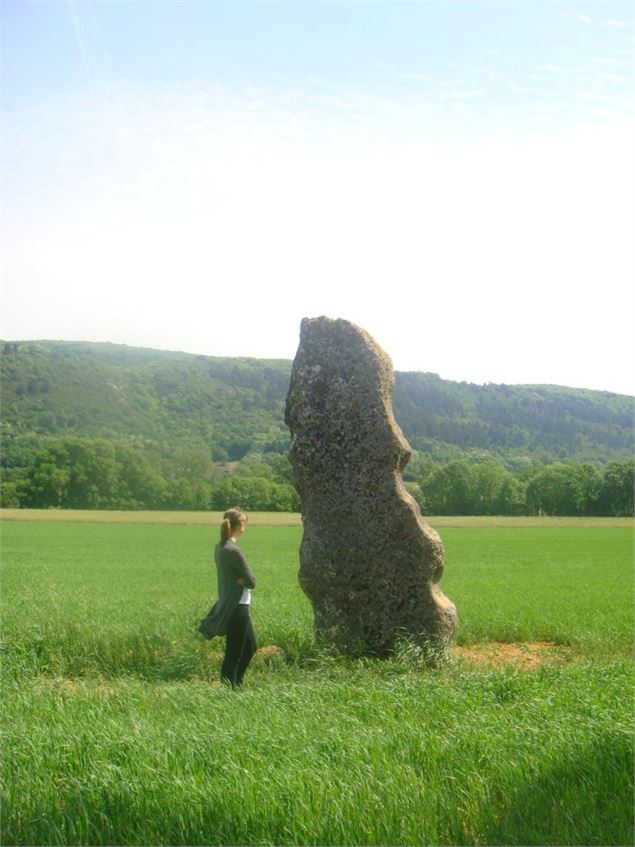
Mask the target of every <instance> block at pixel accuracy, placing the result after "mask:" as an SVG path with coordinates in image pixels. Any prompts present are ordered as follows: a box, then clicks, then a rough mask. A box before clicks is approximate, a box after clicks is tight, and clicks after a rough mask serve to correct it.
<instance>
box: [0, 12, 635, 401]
mask: <svg viewBox="0 0 635 847" xmlns="http://www.w3.org/2000/svg"><path fill="white" fill-rule="evenodd" d="M2 18H3V45H2V46H3V74H2V76H3V127H4V140H3V187H4V194H5V204H4V210H5V211H4V231H5V251H4V260H3V300H4V310H3V311H4V318H3V324H2V328H1V332H2V335H3V337H5V338H67V339H80V338H81V339H88V340H109V341H116V342H123V343H128V344H133V345H137V344H138V345H143V346H153V347H160V348H165V349H178V350H185V351H190V352H197V353H204V354H209V355H251V356H258V357H284V358H292V357H293V355H294V353H295V349H296V346H297V337H298V329H299V321H300V319H301V318H302V317H303V316H305V315H317V314H329V315H331V316H333V317H345V318H348V319H350V320H353V321H355V322H356V323H359V324H361V325H362V326H364V327H365V328H366V329H368V330H369V331H370V332H371V333H372V334H373V335H375V337H376V338H377V340H378V341H379V343H380V344H382V346H384V348H385V349H386V350H387V352H388V353H389V354H390V355H391V356H392V358H393V360H394V364H395V367H397V368H398V369H400V370H406V369H409V370H428V371H435V372H437V373H439V374H440V375H441V376H444V377H447V378H450V379H465V380H469V381H474V382H507V383H518V382H525V383H526V382H535V383H538V382H541V383H544V382H552V383H560V384H566V385H576V386H582V387H590V388H601V389H607V390H614V391H621V392H629V393H632V392H633V390H634V387H635V386H634V374H633V367H634V365H633V359H634V355H633V354H634V352H635V351H634V349H633V341H632V337H633V311H634V302H633V296H634V295H633V274H634V267H633V230H634V229H635V221H634V193H635V187H634V178H633V141H634V136H633V87H634V76H633V56H634V54H633V6H632V4H631V3H630V2H629V3H624V2H610V0H609V2H580V3H575V2H558V0H553V2H540V0H532V2H513V1H512V0H507V1H506V2H480V0H474V2H451V0H450V1H449V2H440V3H439V2H418V3H416V2H413V3H399V2H391V3H345V2H332V3H327V2H322V3H304V2H293V3H266V2H262V3H241V2H233V3H214V2H198V3H191V2H187V0H181V2H174V3H173V2H151V0H139V2H126V1H125V0H109V2H98V0H85V2H80V0H64V2H58V0H51V2H17V0H9V1H8V2H6V0H5V2H4V4H3V5H2Z"/></svg>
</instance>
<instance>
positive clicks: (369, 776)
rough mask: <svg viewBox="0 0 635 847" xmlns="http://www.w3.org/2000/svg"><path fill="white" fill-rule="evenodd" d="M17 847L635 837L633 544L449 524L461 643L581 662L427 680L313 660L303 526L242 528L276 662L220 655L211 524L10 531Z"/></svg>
mask: <svg viewBox="0 0 635 847" xmlns="http://www.w3.org/2000/svg"><path fill="white" fill-rule="evenodd" d="M2 531H3V539H2V543H3V575H2V601H3V606H4V609H3V642H2V649H3V698H2V708H3V716H2V726H3V728H4V736H3V784H2V789H3V804H2V843H4V844H7V845H9V844H350V845H354V844H567V845H569V844H570V845H574V844H597V845H603V844H605V845H608V844H610V845H627V844H633V811H632V810H633V805H632V799H633V794H632V791H633V786H632V773H633V738H632V729H633V727H632V695H633V673H632V670H633V669H632V665H631V662H630V660H629V659H628V658H626V657H627V654H628V651H629V650H630V648H631V647H632V620H633V617H632V615H633V610H632V588H633V587H632V574H631V565H632V537H631V534H630V532H629V531H628V530H625V529H620V528H616V529H603V528H602V529H592V528H579V529H570V528H558V529H543V528H532V529H531V530H529V529H527V530H524V529H513V530H512V529H507V528H497V529H492V528H481V529H458V528H448V529H446V530H444V531H443V533H442V537H443V540H444V543H445V546H446V552H447V557H446V558H447V569H446V574H445V576H444V579H443V581H442V586H443V588H444V591H445V592H446V593H447V594H448V595H449V596H450V597H451V598H452V599H453V600H454V601H455V602H456V603H457V607H458V609H459V615H460V618H461V628H460V630H459V633H458V638H459V640H460V641H462V642H463V643H466V644H469V643H473V642H474V641H483V640H488V639H494V640H515V641H518V640H534V639H535V640H542V639H549V640H554V641H558V642H559V643H562V644H569V645H571V646H572V647H573V654H574V655H575V657H576V662H575V663H573V664H569V665H557V666H543V667H541V668H539V669H538V670H535V671H532V672H518V671H515V670H513V669H511V668H505V667H501V668H499V669H497V670H482V669H480V670H476V669H475V668H473V667H471V666H470V665H468V664H466V663H463V662H460V661H450V662H449V663H448V664H446V665H444V666H442V667H440V668H439V669H437V670H435V671H430V670H425V669H423V668H422V667H421V666H420V665H419V663H418V662H417V661H416V655H413V654H411V653H409V652H408V651H407V650H403V651H401V652H399V653H398V654H397V655H396V656H395V657H394V658H393V659H391V660H388V661H381V660H371V659H358V660H349V659H345V658H342V657H337V656H335V655H330V654H329V653H328V652H323V651H319V650H317V649H316V648H315V645H314V643H313V637H312V615H311V610H310V606H309V604H308V602H307V601H306V599H305V598H304V596H303V594H302V592H301V591H300V589H299V587H298V585H297V579H296V573H297V564H298V562H297V550H298V545H299V541H300V532H301V531H300V530H299V529H298V528H294V527H278V528H264V527H263V528H256V527H252V528H250V530H249V532H248V533H247V534H246V535H245V536H244V539H243V542H242V546H243V548H244V549H245V552H246V554H247V556H248V558H249V560H250V562H251V563H252V564H253V566H254V569H255V571H256V573H257V576H258V587H257V589H256V591H255V592H254V606H253V615H252V617H253V620H254V624H255V628H256V632H257V635H258V640H259V642H260V645H261V646H263V645H265V646H270V647H273V646H275V647H276V648H279V649H276V650H273V649H272V650H269V651H264V652H263V653H261V654H259V655H258V656H257V657H256V658H255V659H254V662H253V665H252V667H250V669H249V671H248V676H247V680H246V687H245V689H244V690H243V691H241V692H239V693H237V694H234V693H233V692H231V691H227V690H226V689H224V688H220V687H217V685H216V684H215V681H216V677H217V674H218V667H219V664H220V658H221V650H222V646H223V643H222V640H221V639H217V640H215V641H213V642H211V643H207V642H204V641H203V640H202V639H200V638H199V637H198V636H196V634H195V632H194V624H195V622H196V620H197V619H198V617H200V616H201V614H202V613H203V612H204V611H206V608H207V605H208V603H209V602H211V600H212V599H213V595H214V593H215V585H214V574H213V565H212V558H211V550H212V547H213V544H214V542H215V533H214V532H211V531H210V530H209V529H207V528H205V527H196V526H189V527H187V526H166V525H162V526H154V527H153V526H143V525H124V524H118V525H106V524H102V525H97V524H94V525H91V524H82V525H79V524H62V523H59V524H53V523H50V524H49V523H41V524H39V523H17V522H16V523H7V524H5V525H3V528H2Z"/></svg>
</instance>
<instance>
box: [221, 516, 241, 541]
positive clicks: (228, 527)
mask: <svg viewBox="0 0 635 847" xmlns="http://www.w3.org/2000/svg"><path fill="white" fill-rule="evenodd" d="M246 520H247V515H246V514H245V512H243V511H242V509H227V511H226V512H225V514H224V515H223V522H222V523H221V525H220V543H221V544H227V542H228V541H229V539H230V538H231V537H232V533H233V532H234V530H235V529H236V527H237V526H238V525H239V524H240V523H241V522H242V521H246Z"/></svg>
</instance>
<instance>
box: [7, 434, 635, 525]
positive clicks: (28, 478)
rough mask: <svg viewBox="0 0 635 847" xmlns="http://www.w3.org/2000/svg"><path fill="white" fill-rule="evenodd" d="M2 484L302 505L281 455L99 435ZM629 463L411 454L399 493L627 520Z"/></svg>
mask: <svg viewBox="0 0 635 847" xmlns="http://www.w3.org/2000/svg"><path fill="white" fill-rule="evenodd" d="M17 470H19V474H18V473H13V474H12V475H11V478H10V479H6V478H5V479H4V480H3V482H2V489H1V493H2V505H3V507H5V508H40V509H45V508H61V509H125V510H135V509H174V510H181V509H182V510H206V509H213V510H222V509H225V508H227V507H228V506H229V505H238V506H240V507H241V508H243V509H246V510H248V511H249V510H251V511H254V510H255V511H275V512H294V511H299V509H300V500H299V497H298V494H297V492H296V490H295V488H294V486H293V483H292V474H291V466H290V464H289V462H288V460H287V458H286V456H285V455H282V454H280V453H277V452H275V451H264V452H262V451H257V450H252V451H251V452H249V453H248V454H247V455H246V456H244V457H243V459H242V460H241V461H239V462H232V463H222V462H215V461H214V460H213V458H212V456H211V455H210V453H209V451H206V450H204V449H202V448H199V447H192V446H186V447H182V448H179V449H177V450H175V451H174V452H173V453H172V454H170V455H169V456H167V457H166V456H160V455H158V454H151V453H150V454H149V453H147V452H144V451H142V450H139V449H135V448H133V447H130V446H129V445H127V444H124V443H117V442H112V441H109V440H106V439H99V438H81V437H63V438H49V439H47V440H46V443H45V446H42V447H40V449H38V450H37V451H36V453H35V457H34V459H33V461H32V462H31V463H30V465H29V466H28V467H23V468H20V469H16V471H17ZM634 471H635V467H634V462H633V460H632V459H630V460H616V461H612V462H609V463H608V464H606V465H605V466H603V467H598V466H596V465H593V464H591V463H564V462H556V463H551V464H547V465H542V466H533V467H530V468H526V469H524V470H522V471H521V472H517V473H512V472H511V471H510V470H509V469H507V468H506V467H505V466H504V465H503V464H502V463H501V462H499V461H496V460H487V461H472V462H470V461H467V460H456V461H450V462H446V463H443V464H437V463H435V462H433V461H431V460H430V459H429V458H427V457H425V456H423V455H421V454H415V456H414V458H413V460H412V461H411V463H410V465H409V466H408V468H407V469H406V473H405V477H404V478H405V481H406V486H407V488H408V489H409V491H410V492H411V493H412V495H413V496H414V497H415V499H416V500H417V502H418V503H419V505H420V507H421V510H422V512H423V514H429V515H573V516H575V515H579V516H591V515H606V516H629V515H633V476H634Z"/></svg>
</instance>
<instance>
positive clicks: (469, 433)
mask: <svg viewBox="0 0 635 847" xmlns="http://www.w3.org/2000/svg"><path fill="white" fill-rule="evenodd" d="M0 344H1V345H2V385H1V387H2V434H3V465H4V467H5V468H17V467H26V466H28V465H30V464H31V463H32V462H33V459H34V457H35V455H36V453H37V450H38V449H39V448H40V447H41V446H42V444H43V441H44V440H46V439H47V438H50V437H51V436H53V437H55V436H57V437H59V436H69V435H74V436H84V437H91V438H103V439H107V440H112V441H117V442H123V443H125V444H126V445H127V446H129V447H131V448H135V449H139V450H141V451H143V452H146V453H148V454H153V455H155V456H160V457H163V458H167V457H170V456H173V455H174V453H175V451H177V450H180V449H181V450H182V449H184V448H189V449H191V448H194V449H200V450H203V451H206V453H207V455H208V457H209V458H211V459H212V461H214V462H219V463H221V462H235V461H238V460H240V459H242V458H243V457H244V456H246V455H247V454H248V453H250V452H254V451H257V452H260V453H267V452H274V453H278V454H284V453H285V452H286V450H287V449H288V444H289V433H288V430H287V428H286V426H285V424H284V403H285V398H286V393H287V387H288V382H289V375H290V371H291V362H290V361H288V360H264V359H263V360H261V359H248V358H216V357H211V356H196V355H191V354H187V353H173V352H164V351H159V350H150V349H145V348H136V347H128V346H125V345H118V344H106V343H101V344H97V343H88V342H55V341H23V342H0ZM393 408H394V413H395V418H396V419H397V421H398V423H399V424H400V426H401V428H402V429H403V431H404V434H405V435H406V438H407V439H408V440H409V442H410V444H411V446H412V447H413V448H414V449H415V450H416V451H418V453H419V454H422V455H423V456H424V457H425V459H426V460H427V461H431V462H434V463H443V462H448V461H450V460H453V459H462V458H465V459H469V460H472V461H474V460H476V459H478V460H481V459H487V458H492V457H495V458H497V459H500V460H502V462H503V463H504V465H505V466H506V467H507V468H508V469H509V470H511V471H513V472H515V473H517V472H520V471H522V470H523V469H525V468H528V467H531V466H533V465H544V464H548V463H551V462H562V461H564V462H592V463H594V464H597V465H603V464H605V463H607V462H609V461H611V460H615V459H623V458H628V457H630V456H631V455H632V452H633V398H631V397H627V396H623V395H619V394H612V393H608V392H601V391H590V390H582V389H573V388H563V387H558V386H547V385H514V386H508V385H494V384H488V385H483V386H480V385H474V384H470V383H465V382H461V383H457V382H450V381H448V380H444V379H441V378H440V377H438V376H437V375H436V374H431V373H399V372H398V373H396V374H395V392H394V395H393Z"/></svg>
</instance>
